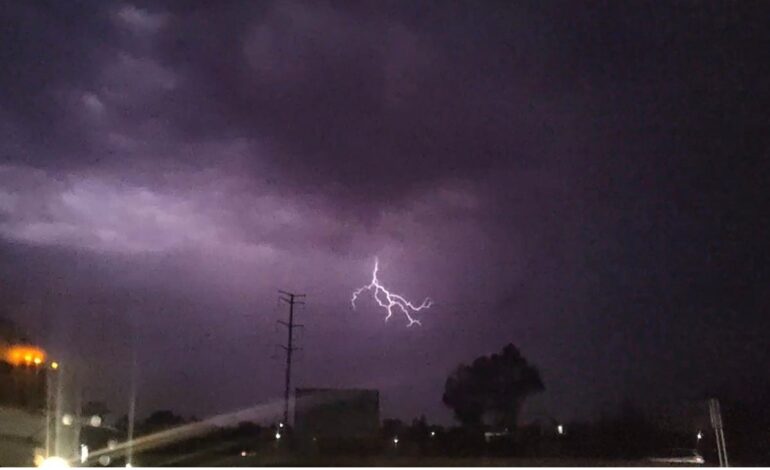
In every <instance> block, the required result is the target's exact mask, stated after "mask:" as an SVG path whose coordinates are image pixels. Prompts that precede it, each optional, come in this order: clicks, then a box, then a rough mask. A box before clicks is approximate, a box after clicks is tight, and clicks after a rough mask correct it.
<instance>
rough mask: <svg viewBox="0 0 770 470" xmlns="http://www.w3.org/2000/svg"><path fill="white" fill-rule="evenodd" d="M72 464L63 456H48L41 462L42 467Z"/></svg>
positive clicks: (64, 466)
mask: <svg viewBox="0 0 770 470" xmlns="http://www.w3.org/2000/svg"><path fill="white" fill-rule="evenodd" d="M69 466H70V464H69V462H67V461H66V460H64V459H63V458H61V457H48V458H47V459H45V460H43V462H42V463H41V464H40V468H69Z"/></svg>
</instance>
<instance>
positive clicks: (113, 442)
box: [107, 439, 118, 450]
mask: <svg viewBox="0 0 770 470" xmlns="http://www.w3.org/2000/svg"><path fill="white" fill-rule="evenodd" d="M117 446H118V441H117V440H115V439H110V440H109V441H107V448H108V449H109V450H114V449H115V448H116V447H117Z"/></svg>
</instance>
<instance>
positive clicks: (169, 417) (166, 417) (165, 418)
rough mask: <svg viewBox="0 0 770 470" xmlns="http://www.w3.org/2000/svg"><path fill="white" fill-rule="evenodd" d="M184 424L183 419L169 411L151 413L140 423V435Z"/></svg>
mask: <svg viewBox="0 0 770 470" xmlns="http://www.w3.org/2000/svg"><path fill="white" fill-rule="evenodd" d="M184 422H185V420H184V418H182V417H181V416H178V415H176V414H174V413H173V412H172V411H169V410H159V411H155V412H153V413H152V414H151V415H150V416H148V417H147V419H145V420H144V421H143V422H142V425H141V430H142V433H150V432H155V431H160V430H163V429H168V428H173V427H175V426H179V425H180V424H183V423H184Z"/></svg>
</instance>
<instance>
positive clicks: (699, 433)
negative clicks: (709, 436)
mask: <svg viewBox="0 0 770 470" xmlns="http://www.w3.org/2000/svg"><path fill="white" fill-rule="evenodd" d="M697 437H698V440H699V441H700V440H701V439H703V433H702V432H700V431H698V436H697Z"/></svg>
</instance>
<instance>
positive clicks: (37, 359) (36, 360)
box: [32, 357, 43, 366]
mask: <svg viewBox="0 0 770 470" xmlns="http://www.w3.org/2000/svg"><path fill="white" fill-rule="evenodd" d="M32 362H34V363H35V365H36V366H39V365H40V363H41V362H43V360H42V359H40V358H39V357H36V358H35V359H33V360H32Z"/></svg>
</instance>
